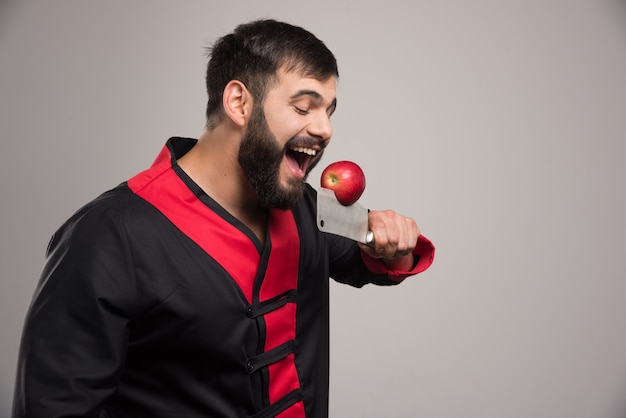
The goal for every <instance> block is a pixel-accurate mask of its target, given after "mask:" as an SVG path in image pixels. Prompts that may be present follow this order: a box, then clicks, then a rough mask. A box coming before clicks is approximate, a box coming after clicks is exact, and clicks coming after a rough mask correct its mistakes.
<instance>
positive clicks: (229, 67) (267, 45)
mask: <svg viewBox="0 0 626 418" xmlns="http://www.w3.org/2000/svg"><path fill="white" fill-rule="evenodd" d="M208 52H209V57H210V58H209V63H208V66H207V72H206V87H207V93H208V95H209V99H208V104H207V110H206V116H207V125H208V126H209V127H210V126H211V125H212V123H213V121H214V120H215V119H216V118H219V117H220V115H222V110H223V107H222V97H223V93H224V88H225V87H226V85H227V84H228V83H229V82H230V81H231V80H239V81H241V82H242V83H243V84H245V86H246V88H247V89H248V90H249V91H250V92H251V94H252V96H253V99H254V100H255V102H256V103H262V102H263V99H264V98H265V93H266V92H267V89H268V87H269V86H271V85H272V83H274V82H275V81H276V80H277V74H278V70H279V69H281V68H284V69H285V70H286V71H288V72H289V71H296V72H299V73H301V74H302V75H303V76H306V77H313V78H316V79H318V80H320V81H325V80H327V79H328V78H330V77H332V76H335V77H338V76H339V71H338V69H337V60H336V59H335V56H334V55H333V54H332V52H331V51H330V50H329V49H328V48H327V47H326V45H324V43H323V42H322V41H320V40H319V39H317V38H316V37H315V36H314V35H313V34H312V33H310V32H308V31H307V30H305V29H303V28H301V27H298V26H293V25H290V24H288V23H284V22H278V21H276V20H272V19H267V20H257V21H254V22H250V23H245V24H241V25H239V26H238V27H237V28H236V29H235V31H234V32H233V33H231V34H228V35H225V36H223V37H222V38H220V39H218V40H217V41H216V42H215V43H214V44H213V46H212V47H210V48H209V49H208Z"/></svg>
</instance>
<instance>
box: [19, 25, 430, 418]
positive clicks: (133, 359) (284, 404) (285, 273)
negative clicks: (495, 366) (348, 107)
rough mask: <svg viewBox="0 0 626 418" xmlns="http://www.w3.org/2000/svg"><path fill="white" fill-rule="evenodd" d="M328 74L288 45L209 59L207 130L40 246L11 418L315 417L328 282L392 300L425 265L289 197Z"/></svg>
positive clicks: (316, 125)
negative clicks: (371, 243) (44, 254)
mask: <svg viewBox="0 0 626 418" xmlns="http://www.w3.org/2000/svg"><path fill="white" fill-rule="evenodd" d="M337 77H338V72H337V65H336V61H335V58H334V56H333V55H332V53H331V52H330V51H329V50H328V49H327V48H326V47H325V46H324V44H323V43H322V42H321V41H319V40H318V39H317V38H315V37H314V36H313V35H312V34H310V33H309V32H307V31H305V30H303V29H302V28H298V27H294V26H291V25H288V24H285V23H281V22H276V21H273V20H265V21H257V22H252V23H249V24H245V25H241V26H239V27H238V28H237V29H236V30H235V31H234V33H233V34H229V35H227V36H224V37H223V38H221V39H220V40H218V42H217V43H216V44H215V45H214V46H213V48H212V50H211V58H210V60H209V64H208V70H207V77H206V80H207V90H208V94H209V102H208V106H207V127H206V129H205V131H204V133H203V134H202V136H201V138H200V139H199V140H198V141H195V140H192V139H183V138H172V139H170V140H169V141H168V143H167V145H166V147H165V148H164V149H163V151H162V152H161V154H160V155H159V156H158V157H157V159H156V161H155V162H154V164H153V166H152V167H151V168H150V169H148V170H146V171H144V172H142V173H140V174H138V175H136V176H135V177H133V178H131V179H130V180H128V181H127V182H125V183H122V184H121V185H119V186H118V187H116V188H114V189H113V190H111V191H108V192H106V193H104V194H103V195H101V196H100V197H98V198H97V199H95V200H94V201H93V202H91V203H89V204H88V205H86V206H85V207H83V208H82V209H80V210H79V211H78V212H77V213H76V214H74V215H73V216H72V217H71V218H70V219H69V220H68V221H67V222H66V223H65V224H64V225H63V226H62V227H61V228H60V229H59V230H58V231H57V233H56V234H55V235H54V237H53V238H52V240H51V242H50V245H49V248H48V261H47V263H46V266H45V268H44V271H43V273H42V277H41V281H40V283H39V285H38V287H37V290H36V293H35V296H34V299H33V301H32V304H31V306H30V309H29V312H28V315H27V318H26V323H25V327H24V334H23V338H22V344H21V351H20V360H19V367H18V377H17V385H16V391H15V400H14V408H13V416H14V417H29V418H36V417H45V418H53V417H69V416H72V417H78V416H80V417H163V418H165V417H168V418H174V417H176V418H182V417H273V416H280V417H304V416H306V417H325V416H327V414H328V324H329V318H328V278H329V277H333V278H334V279H335V280H338V281H340V282H344V283H347V284H350V285H352V286H357V287H360V286H363V285H364V284H366V283H375V284H379V285H392V284H396V283H399V282H400V281H402V279H404V278H405V277H407V276H409V275H412V274H416V273H418V272H420V271H423V270H424V269H426V268H427V267H428V266H429V265H430V263H431V262H432V258H433V254H434V249H433V247H432V245H431V244H430V241H428V240H427V239H426V238H424V237H423V236H421V235H420V233H419V229H418V228H417V226H416V224H415V222H414V221H413V220H412V219H409V218H406V217H403V216H400V215H398V214H396V213H395V212H392V211H383V212H379V211H372V212H371V213H370V215H369V225H370V228H371V230H372V231H373V232H374V235H375V242H376V244H375V247H373V248H370V247H368V246H365V245H360V244H356V243H355V242H353V241H351V240H348V239H346V238H342V237H338V236H335V235H331V234H325V233H321V232H320V231H319V230H318V229H317V227H316V222H315V206H316V205H315V201H316V195H315V191H314V190H313V189H312V188H311V187H310V186H308V185H307V184H306V183H305V182H304V180H305V178H306V174H307V173H308V172H309V171H310V170H311V168H312V167H313V166H314V165H315V164H317V162H318V161H319V159H320V158H321V156H322V154H323V151H324V148H325V147H326V146H327V145H328V143H329V141H330V138H331V135H332V127H331V123H330V117H331V115H332V113H333V112H334V110H335V107H336V104H337V101H336V97H335V93H336V81H337Z"/></svg>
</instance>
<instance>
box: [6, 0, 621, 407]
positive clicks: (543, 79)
mask: <svg viewBox="0 0 626 418" xmlns="http://www.w3.org/2000/svg"><path fill="white" fill-rule="evenodd" d="M234 4H235V3H233V2H226V1H211V2H207V1H188V2H184V3H180V2H165V1H160V2H152V1H135V2H125V1H120V0H115V1H108V2H78V1H69V0H60V1H56V2H48V1H43V0H31V1H22V2H19V3H18V2H16V1H12V2H11V1H5V2H4V3H3V4H2V5H0V16H1V17H0V68H1V71H0V132H1V136H2V144H3V145H2V146H3V152H2V153H1V154H0V170H1V174H2V175H1V176H0V192H1V195H2V201H1V202H2V203H1V204H2V215H3V216H2V217H1V219H0V228H1V229H0V243H1V246H2V247H1V253H0V257H1V258H0V260H1V263H2V264H1V265H2V268H3V272H4V273H3V279H2V280H1V281H0V299H1V300H0V321H1V322H0V324H1V330H2V339H1V340H0V407H1V409H0V415H7V414H8V411H9V408H10V406H9V404H10V399H11V396H12V390H13V389H12V386H13V381H14V374H15V362H16V356H17V349H18V344H19V337H20V332H21V326H22V321H23V318H24V315H25V312H26V309H27V306H28V303H29V300H30V298H31V295H32V292H33V290H34V287H35V283H36V281H37V278H38V275H39V272H40V270H41V267H42V266H43V263H44V251H45V247H46V244H47V241H48V239H49V237H50V236H51V234H52V233H53V232H54V230H55V229H56V228H57V227H58V226H59V225H60V223H61V222H62V221H63V220H64V219H65V218H67V217H68V216H69V215H71V214H72V212H73V211H74V210H76V209H77V208H78V207H79V206H80V205H82V204H83V203H85V202H86V201H88V200H90V199H92V198H93V197H95V196H96V195H98V194H99V193H100V192H101V191H104V190H105V189H108V188H110V187H112V186H114V185H116V184H118V183H119V182H121V181H123V180H125V179H126V178H128V177H129V176H131V175H132V174H134V173H135V172H138V171H140V170H142V169H143V168H145V167H146V166H147V165H148V164H149V163H150V162H151V161H152V159H153V157H154V156H155V155H156V153H157V152H158V150H159V149H160V147H161V146H162V144H163V142H164V141H165V140H166V139H167V138H168V137H169V136H171V135H186V136H197V135H199V134H200V132H201V130H202V126H203V122H204V119H203V112H204V103H205V94H204V89H203V72H204V65H205V57H204V50H203V48H204V47H205V46H207V45H208V44H209V43H210V42H211V41H212V40H214V39H215V38H216V37H218V36H220V35H223V34H225V33H227V32H229V31H231V30H232V29H233V28H234V26H235V25H236V24H238V23H240V22H243V21H247V20H251V19H253V18H258V17H275V18H278V19H283V20H287V21H290V22H292V23H295V24H298V25H302V26H304V27H306V28H308V29H310V30H311V31H313V32H314V33H316V34H317V35H318V36H319V37H320V38H321V39H323V40H324V41H325V42H326V43H327V45H328V46H329V47H330V48H331V49H332V50H333V51H334V52H335V54H336V55H337V57H338V59H339V64H340V73H341V80H340V85H339V91H338V94H339V100H338V103H339V107H338V111H337V113H336V115H335V116H334V117H333V119H334V124H335V136H334V142H333V144H332V146H331V147H330V148H329V150H328V153H327V155H326V162H330V161H333V160H338V159H346V158H347V159H352V160H354V161H357V162H359V163H360V164H361V165H362V166H363V167H364V169H365V171H366V174H367V176H368V189H367V190H366V192H365V195H364V196H363V198H362V201H363V202H364V203H365V204H366V205H368V206H369V207H372V208H379V209H383V208H387V207H391V208H394V209H396V210H398V211H399V212H401V213H404V214H407V215H411V216H413V217H415V218H416V219H417V221H418V223H419V225H420V226H421V229H422V231H423V233H424V234H425V235H427V236H428V237H430V238H431V239H432V240H433V241H434V242H435V243H436V245H437V251H438V253H437V259H436V263H435V265H434V266H433V267H432V269H431V270H429V271H428V272H427V273H425V274H424V275H422V276H419V277H414V278H411V279H408V280H407V281H406V282H405V283H404V284H403V285H402V286H399V287H395V288H384V289H381V288H375V287H366V288H364V289H360V290H356V289H352V288H348V287H345V286H341V285H333V286H332V289H331V290H332V300H331V310H332V318H333V319H332V324H331V325H332V336H331V337H332V342H331V344H332V346H331V356H332V364H331V405H330V409H331V416H332V417H428V418H449V417H465V418H474V417H475V418H478V417H507V418H516V417H519V418H527V417H545V418H554V417H567V418H588V417H594V418H618V417H624V416H626V356H625V355H624V353H626V327H625V326H624V321H625V318H626V267H625V263H624V252H625V251H624V250H626V245H625V244H624V236H626V222H625V221H624V213H626V188H625V187H624V179H625V178H626V145H625V144H624V142H625V140H626V134H625V132H626V117H625V116H626V115H625V113H626V112H625V110H626V82H625V81H624V75H625V74H626V36H625V35H626V20H625V19H626V5H625V4H624V2H623V1H621V2H620V1H611V0H596V1H591V0H589V1H584V0H572V1H565V0H561V1H558V0H547V1H538V0H530V1H512V0H505V1H495V0H479V1H475V2H464V1H459V0H452V1H447V2H426V1H414V2H404V1H402V2H395V1H387V2H384V5H381V2H368V1H345V2H336V1H329V0H320V1H318V2H313V3H301V2H297V3H296V2H286V1H284V2H281V1H277V0H275V1H269V2H256V1H249V0H242V1H239V2H236V6H234ZM322 165H324V164H322ZM318 170H319V169H318ZM318 177H319V171H316V172H315V173H313V174H312V175H311V179H312V180H311V181H312V182H313V183H315V182H316V181H317V180H316V179H317V178H318Z"/></svg>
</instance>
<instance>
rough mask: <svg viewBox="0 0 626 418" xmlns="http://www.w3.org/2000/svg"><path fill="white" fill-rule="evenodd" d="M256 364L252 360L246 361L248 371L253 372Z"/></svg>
mask: <svg viewBox="0 0 626 418" xmlns="http://www.w3.org/2000/svg"><path fill="white" fill-rule="evenodd" d="M254 366H255V364H254V362H253V361H252V360H248V361H246V371H247V372H248V373H252V372H253V371H254Z"/></svg>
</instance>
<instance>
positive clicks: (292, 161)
mask: <svg viewBox="0 0 626 418" xmlns="http://www.w3.org/2000/svg"><path fill="white" fill-rule="evenodd" d="M316 155H317V150H314V149H312V148H306V147H292V148H290V149H289V150H288V151H287V161H288V163H289V166H290V168H291V169H292V170H293V171H296V172H298V173H302V174H304V173H306V171H307V168H308V167H309V165H310V163H311V160H312V159H313V158H314V157H315V156H316Z"/></svg>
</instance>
